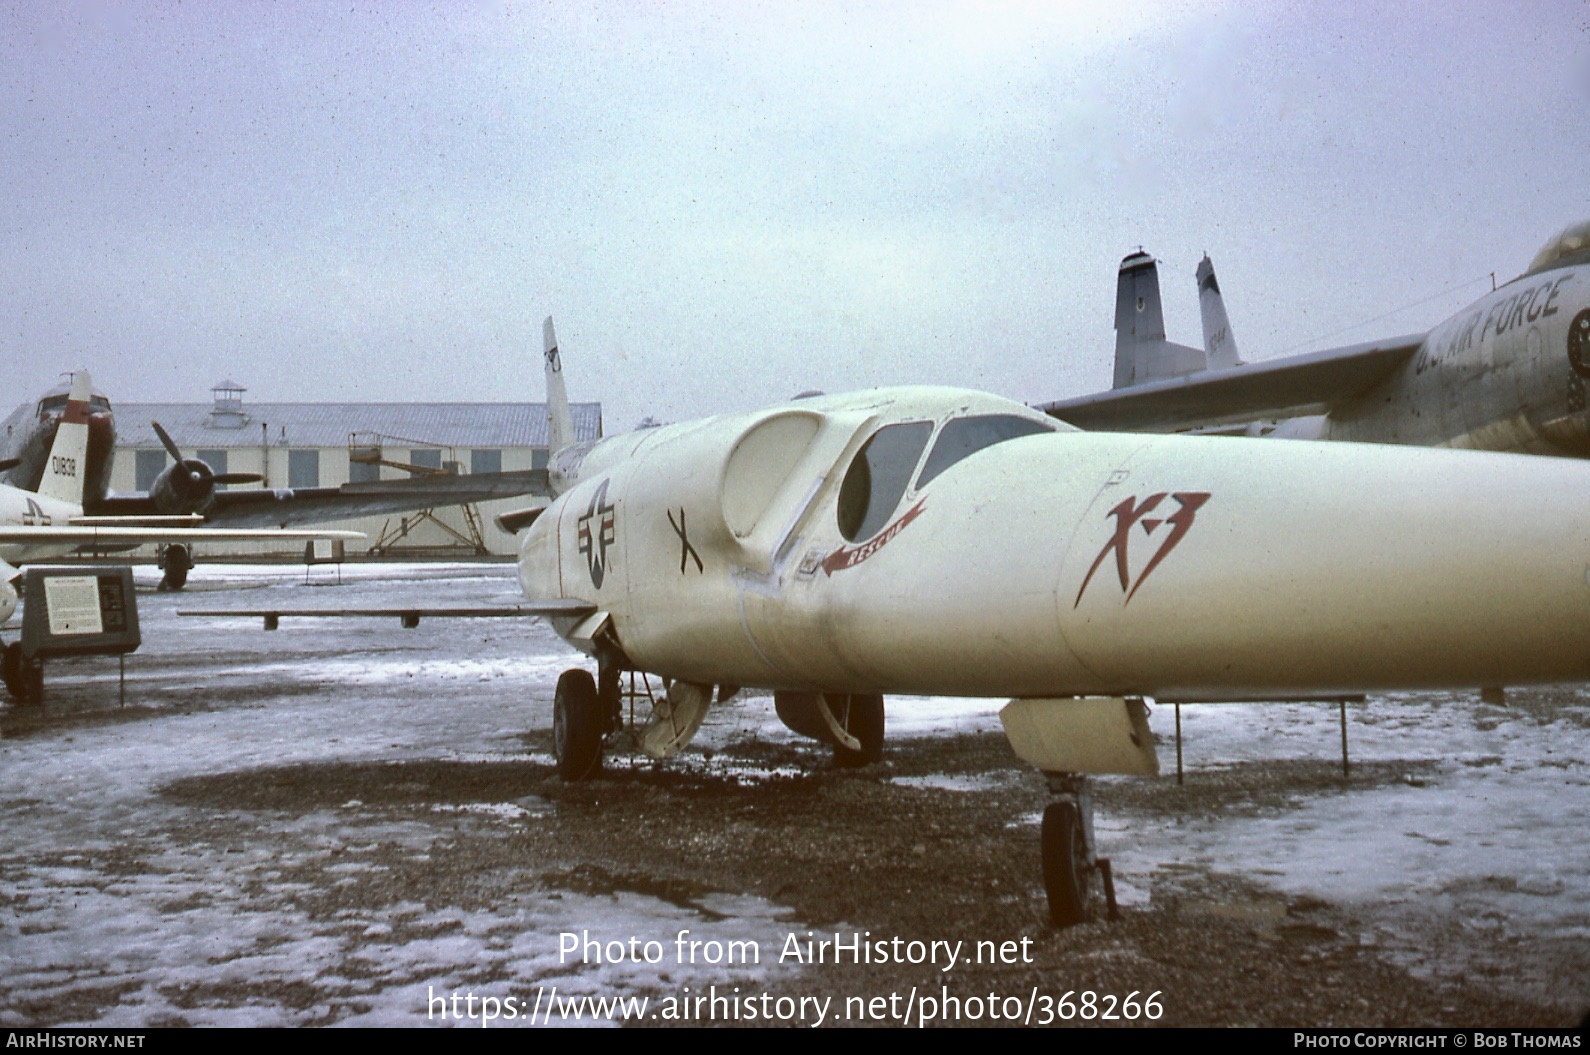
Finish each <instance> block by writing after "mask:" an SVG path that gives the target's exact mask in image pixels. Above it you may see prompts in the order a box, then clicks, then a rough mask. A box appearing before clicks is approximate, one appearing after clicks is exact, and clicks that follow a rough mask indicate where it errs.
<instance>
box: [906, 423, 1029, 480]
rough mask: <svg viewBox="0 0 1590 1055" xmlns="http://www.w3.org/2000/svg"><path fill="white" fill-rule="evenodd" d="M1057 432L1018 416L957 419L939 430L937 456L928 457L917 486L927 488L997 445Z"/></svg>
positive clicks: (934, 450) (934, 454)
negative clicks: (968, 459)
mask: <svg viewBox="0 0 1590 1055" xmlns="http://www.w3.org/2000/svg"><path fill="white" fill-rule="evenodd" d="M1053 431H1055V430H1054V427H1053V426H1051V425H1047V424H1045V423H1044V422H1041V421H1034V420H1032V419H1031V418H1022V417H1017V416H1016V415H1014V414H982V415H979V416H977V417H971V418H956V419H955V420H953V421H949V422H946V423H945V425H944V427H943V428H942V429H940V430H939V438H938V440H937V441H936V442H935V443H934V444H933V453H931V454H929V455H928V459H927V464H926V465H924V466H922V476H921V478H920V479H918V480H917V482H916V485H917V487H919V488H921V487H926V486H927V482H928V481H929V480H931V479H933V478H934V477H935V476H937V475H939V474H940V473H942V472H943V471H944V470H945V469H948V468H949V467H950V466H952V465H954V464H955V463H956V462H960V461H965V460H966V459H967V458H970V457H971V456H972V455H974V454H976V453H977V452H978V451H982V450H987V449H988V448H989V447H992V446H994V445H995V444H999V443H1004V442H1005V441H1006V440H1016V439H1020V438H1021V437H1023V436H1036V435H1038V434H1039V433H1042V432H1053Z"/></svg>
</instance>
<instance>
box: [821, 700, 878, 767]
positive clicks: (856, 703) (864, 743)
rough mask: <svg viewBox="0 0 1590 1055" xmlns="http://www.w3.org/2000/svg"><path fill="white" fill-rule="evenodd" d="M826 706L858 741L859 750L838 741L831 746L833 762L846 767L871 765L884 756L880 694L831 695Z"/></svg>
mask: <svg viewBox="0 0 1590 1055" xmlns="http://www.w3.org/2000/svg"><path fill="white" fill-rule="evenodd" d="M828 706H829V707H831V708H832V709H833V712H834V717H835V718H837V719H839V724H840V725H842V726H844V728H845V732H847V733H849V734H850V735H851V736H854V737H855V738H856V739H857V740H858V741H860V743H861V750H860V751H852V750H851V749H850V748H848V747H845V746H843V745H841V744H835V745H834V764H835V765H838V766H843V767H845V768H847V769H848V768H854V767H856V766H870V765H871V764H872V763H874V762H876V761H878V759H880V758H882V757H883V697H882V696H879V695H876V694H868V693H852V694H851V695H850V696H848V697H845V696H837V695H835V696H830V697H828Z"/></svg>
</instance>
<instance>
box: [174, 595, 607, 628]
mask: <svg viewBox="0 0 1590 1055" xmlns="http://www.w3.org/2000/svg"><path fill="white" fill-rule="evenodd" d="M595 612H596V605H594V604H591V603H590V602H588V601H577V600H574V599H572V598H555V599H552V600H545V601H530V602H528V603H526V604H520V605H514V606H512V607H509V608H243V609H235V610H231V611H228V610H223V609H207V610H204V611H197V610H181V611H178V612H177V614H178V615H182V616H192V617H196V618H209V619H239V618H243V619H248V618H253V619H263V620H264V621H265V629H266V630H275V629H276V628H277V626H278V625H279V624H280V623H281V620H282V617H283V616H287V617H289V618H294V619H356V618H361V617H374V618H392V617H395V618H397V619H398V620H399V621H400V622H402V624H403V625H404V626H406V627H408V628H409V629H411V630H412V629H413V628H414V627H417V626H419V625H420V620H421V619H507V618H515V617H524V618H528V617H530V616H539V617H541V618H543V619H545V618H550V617H554V616H558V617H563V618H579V617H581V616H587V615H592V614H594V613H595Z"/></svg>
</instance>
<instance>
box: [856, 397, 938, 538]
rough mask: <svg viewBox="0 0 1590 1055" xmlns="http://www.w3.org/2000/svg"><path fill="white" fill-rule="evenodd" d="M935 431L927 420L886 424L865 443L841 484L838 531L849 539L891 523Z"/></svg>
mask: <svg viewBox="0 0 1590 1055" xmlns="http://www.w3.org/2000/svg"><path fill="white" fill-rule="evenodd" d="M932 434H933V426H932V425H931V424H929V423H928V422H926V421H913V422H908V423H906V424H904V425H885V426H884V427H883V428H881V429H879V430H878V431H877V432H875V433H873V435H872V438H871V439H869V440H868V441H867V442H866V443H865V444H864V445H863V446H862V448H861V450H860V451H859V452H858V453H857V454H856V460H855V461H853V462H851V463H850V470H849V471H848V472H847V473H845V482H844V483H843V484H841V485H840V486H839V533H840V534H841V535H843V536H845V539H846V541H849V542H860V541H861V540H862V539H865V538H870V537H872V536H873V535H876V534H877V533H878V531H879V529H881V528H882V527H883V526H884V525H885V524H887V523H888V522H889V517H890V515H891V514H893V513H894V509H895V507H896V506H897V505H899V504H900V498H901V496H902V495H904V494H905V488H906V485H907V484H909V483H910V482H911V472H912V470H914V469H915V468H916V463H917V461H918V460H919V459H920V458H921V457H922V448H924V447H926V446H927V441H928V437H929V436H931V435H932Z"/></svg>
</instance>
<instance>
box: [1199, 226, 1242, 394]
mask: <svg viewBox="0 0 1590 1055" xmlns="http://www.w3.org/2000/svg"><path fill="white" fill-rule="evenodd" d="M1198 310H1199V312H1200V313H1201V314H1202V315H1203V318H1204V356H1205V357H1206V358H1207V359H1208V361H1209V368H1210V369H1211V370H1222V369H1224V368H1226V367H1229V366H1240V365H1242V360H1241V359H1239V358H1237V339H1236V338H1235V337H1233V336H1232V335H1231V321H1230V320H1229V319H1227V318H1226V302H1225V301H1224V300H1222V299H1221V297H1220V283H1218V282H1216V281H1215V265H1214V263H1213V262H1212V261H1210V259H1209V254H1208V253H1205V254H1204V258H1203V260H1202V262H1200V263H1199V265H1198Z"/></svg>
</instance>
